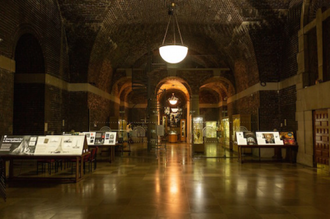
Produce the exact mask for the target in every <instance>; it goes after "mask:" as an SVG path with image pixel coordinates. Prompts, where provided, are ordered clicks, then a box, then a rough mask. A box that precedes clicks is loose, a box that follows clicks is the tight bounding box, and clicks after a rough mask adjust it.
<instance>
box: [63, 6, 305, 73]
mask: <svg viewBox="0 0 330 219" xmlns="http://www.w3.org/2000/svg"><path fill="white" fill-rule="evenodd" d="M173 1H174V2H175V3H176V8H175V13H176V14H177V18H178V22H179V26H180V28H181V32H182V37H183V41H184V44H186V45H187V46H188V47H189V54H188V59H190V60H191V63H193V64H191V65H195V66H196V67H208V68H210V67H211V68H221V67H227V68H230V69H231V70H232V71H233V73H234V74H235V71H234V70H235V65H236V63H235V61H236V60H240V62H241V63H246V65H251V66H250V67H249V68H247V69H253V70H254V71H256V72H257V71H258V67H257V61H256V58H255V54H254V49H253V42H252V41H251V38H250V35H249V32H250V30H251V29H254V28H258V29H262V28H268V27H269V26H272V25H273V24H276V23H278V22H280V21H282V20H283V19H284V18H285V15H286V11H287V10H288V9H289V7H290V6H292V5H293V3H292V2H301V1H302V0H219V1H214V0H210V1H205V0H194V1H187V0H173ZM58 2H59V5H60V9H61V13H62V17H63V20H64V23H65V27H66V32H67V35H68V43H69V48H73V51H69V52H71V53H72V54H74V53H75V51H74V49H75V48H79V45H77V44H81V43H84V46H85V47H86V48H85V51H91V52H90V54H89V53H88V52H86V54H80V55H84V56H88V60H89V71H91V69H92V70H93V72H98V71H101V69H100V68H101V67H100V66H102V63H103V62H104V61H105V60H107V62H109V63H111V65H112V68H113V69H117V68H130V67H132V66H134V67H139V66H143V65H145V63H147V60H148V56H147V54H148V52H149V51H152V52H153V54H154V59H153V62H159V59H157V56H158V54H157V49H158V47H159V46H160V44H161V42H162V39H163V36H164V33H165V29H166V24H167V21H168V15H167V11H168V6H169V5H170V3H171V1H169V0H153V1H150V0H140V1H123V0H98V1H81V0H71V1H65V0H58ZM241 60H245V61H244V62H242V61H241ZM189 67H191V66H189ZM257 74H258V72H257Z"/></svg>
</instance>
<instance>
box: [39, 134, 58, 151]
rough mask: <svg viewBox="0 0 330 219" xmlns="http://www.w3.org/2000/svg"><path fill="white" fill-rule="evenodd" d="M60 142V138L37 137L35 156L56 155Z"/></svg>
mask: <svg viewBox="0 0 330 219" xmlns="http://www.w3.org/2000/svg"><path fill="white" fill-rule="evenodd" d="M61 142H62V138H61V136H39V138H38V141H37V146H36V149H35V152H34V154H35V155H50V154H57V151H58V150H59V149H60V145H61Z"/></svg>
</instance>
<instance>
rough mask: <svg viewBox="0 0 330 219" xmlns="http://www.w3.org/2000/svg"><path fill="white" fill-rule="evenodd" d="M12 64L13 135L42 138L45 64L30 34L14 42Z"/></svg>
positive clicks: (34, 39)
mask: <svg viewBox="0 0 330 219" xmlns="http://www.w3.org/2000/svg"><path fill="white" fill-rule="evenodd" d="M15 61H16V73H15V82H14V121H13V133H14V134H15V135H18V134H20V135H23V134H36V135H37V134H44V119H45V83H44V77H45V63H44V57H43V53H42V49H41V46H40V44H39V42H38V40H37V39H36V38H35V37H34V36H33V35H32V34H25V35H22V36H21V37H20V39H19V40H18V42H17V45H16V50H15Z"/></svg>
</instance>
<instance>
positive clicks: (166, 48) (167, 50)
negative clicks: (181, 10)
mask: <svg viewBox="0 0 330 219" xmlns="http://www.w3.org/2000/svg"><path fill="white" fill-rule="evenodd" d="M174 7H175V3H172V4H171V8H170V9H169V11H168V14H169V16H170V17H169V20H168V23H167V27H166V31H165V36H164V39H163V43H162V46H161V47H159V54H160V56H161V57H162V58H163V59H164V60H165V61H166V62H168V63H171V64H176V63H179V62H181V61H182V60H183V59H185V58H186V56H187V53H188V47H186V46H184V45H183V40H182V36H181V31H180V27H179V24H178V20H177V18H176V15H175V14H174ZM172 17H174V19H175V22H174V23H173V35H174V41H173V44H170V45H165V40H166V36H167V32H168V27H169V25H170V23H171V20H172ZM175 29H177V30H178V33H179V36H180V40H181V45H177V44H176V39H175Z"/></svg>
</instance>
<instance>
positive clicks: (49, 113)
mask: <svg viewBox="0 0 330 219" xmlns="http://www.w3.org/2000/svg"><path fill="white" fill-rule="evenodd" d="M68 100H69V94H68V91H64V90H61V89H59V88H57V87H54V86H50V85H46V87H45V122H47V123H48V133H54V134H61V133H62V132H67V131H70V130H68V129H66V126H64V127H63V120H67V119H66V118H67V113H68V106H69V101H68ZM65 123H67V122H64V125H65Z"/></svg>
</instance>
